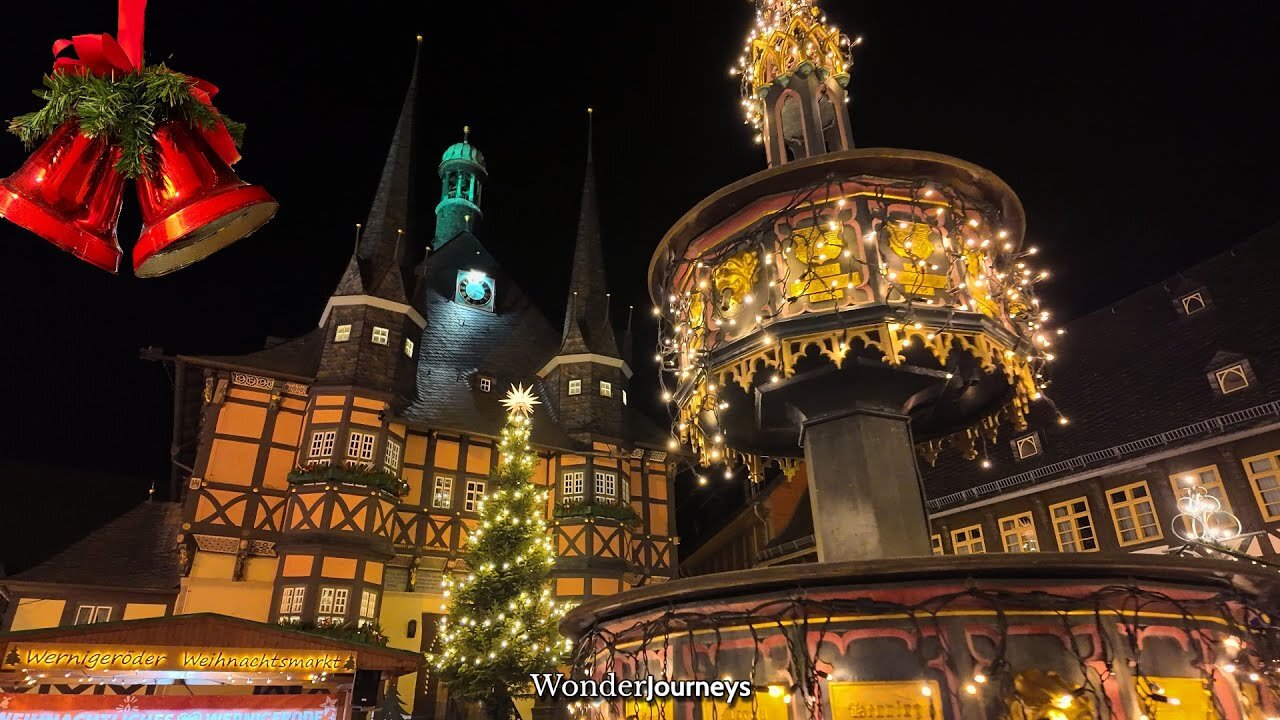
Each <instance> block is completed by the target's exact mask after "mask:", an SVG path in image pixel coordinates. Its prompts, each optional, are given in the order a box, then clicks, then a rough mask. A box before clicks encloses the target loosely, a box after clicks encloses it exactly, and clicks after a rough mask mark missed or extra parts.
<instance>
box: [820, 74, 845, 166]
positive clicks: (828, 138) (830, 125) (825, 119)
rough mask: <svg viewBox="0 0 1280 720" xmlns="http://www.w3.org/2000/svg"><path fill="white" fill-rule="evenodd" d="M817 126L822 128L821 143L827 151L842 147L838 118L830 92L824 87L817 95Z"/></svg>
mask: <svg viewBox="0 0 1280 720" xmlns="http://www.w3.org/2000/svg"><path fill="white" fill-rule="evenodd" d="M818 126H819V127H820V128H822V143H823V145H825V146H826V151H827V152H835V151H836V150H843V149H844V148H843V147H842V146H841V142H840V118H839V117H837V115H836V106H835V103H833V102H832V101H831V92H830V91H829V90H826V89H824V90H823V91H822V94H821V95H819V96H818Z"/></svg>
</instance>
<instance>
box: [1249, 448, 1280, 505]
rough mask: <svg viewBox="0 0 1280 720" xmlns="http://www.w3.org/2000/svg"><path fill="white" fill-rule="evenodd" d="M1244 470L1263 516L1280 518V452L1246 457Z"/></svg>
mask: <svg viewBox="0 0 1280 720" xmlns="http://www.w3.org/2000/svg"><path fill="white" fill-rule="evenodd" d="M1244 470H1245V473H1246V474H1247V475H1248V476H1249V482H1250V483H1252V484H1253V496H1254V497H1255V498H1257V500H1258V508H1259V509H1260V510H1262V517H1263V518H1264V519H1266V520H1268V521H1270V520H1280V452H1273V453H1267V454H1266V455H1257V456H1255V457H1251V458H1246V459H1245V460H1244Z"/></svg>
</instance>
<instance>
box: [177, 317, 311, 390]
mask: <svg viewBox="0 0 1280 720" xmlns="http://www.w3.org/2000/svg"><path fill="white" fill-rule="evenodd" d="M323 348H324V328H319V327H318V328H316V329H315V330H312V331H311V332H309V333H307V334H306V335H302V336H300V337H296V338H293V339H292V340H285V341H284V342H280V343H277V344H274V345H268V346H267V347H265V348H263V349H262V350H258V351H256V352H251V353H246V354H244V355H200V356H187V355H183V356H179V359H181V360H186V361H189V362H192V363H194V364H197V365H208V366H211V367H228V368H239V369H245V370H258V371H260V372H262V373H264V374H267V375H288V376H292V377H295V378H297V379H299V380H302V381H308V380H311V379H313V378H314V377H315V376H316V372H317V371H318V370H319V369H320V351H321V350H322V349H323Z"/></svg>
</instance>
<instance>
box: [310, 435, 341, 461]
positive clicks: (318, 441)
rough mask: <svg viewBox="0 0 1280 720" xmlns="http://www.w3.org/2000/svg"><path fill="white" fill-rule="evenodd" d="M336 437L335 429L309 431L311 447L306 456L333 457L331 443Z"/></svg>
mask: <svg viewBox="0 0 1280 720" xmlns="http://www.w3.org/2000/svg"><path fill="white" fill-rule="evenodd" d="M337 437H338V431H337V430H317V431H315V432H313V433H311V449H310V450H309V451H308V452H307V457H313V458H327V457H333V443H334V440H335V439H337Z"/></svg>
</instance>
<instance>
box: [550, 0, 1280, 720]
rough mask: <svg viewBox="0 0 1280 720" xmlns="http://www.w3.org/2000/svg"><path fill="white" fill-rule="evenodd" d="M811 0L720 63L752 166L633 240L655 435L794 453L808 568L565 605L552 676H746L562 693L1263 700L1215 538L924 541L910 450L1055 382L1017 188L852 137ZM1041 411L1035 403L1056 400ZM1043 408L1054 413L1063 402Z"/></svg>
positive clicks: (917, 712)
mask: <svg viewBox="0 0 1280 720" xmlns="http://www.w3.org/2000/svg"><path fill="white" fill-rule="evenodd" d="M860 41H861V39H860V38H850V37H849V36H847V35H844V34H842V33H841V32H840V31H839V30H838V29H837V28H836V27H834V26H833V25H832V24H831V23H829V22H828V20H827V18H826V17H825V16H824V15H823V13H822V11H821V10H820V9H819V8H817V7H816V6H815V5H814V4H813V2H812V1H811V0H761V2H760V3H759V7H758V13H757V18H756V25H755V26H754V27H753V28H752V30H751V34H750V35H749V36H748V37H747V40H746V44H745V47H744V50H743V54H742V57H741V58H739V61H738V63H737V64H736V65H735V66H734V67H733V68H732V70H731V72H732V73H733V74H735V75H740V76H741V79H742V88H743V100H742V105H743V109H744V111H745V113H746V122H747V123H748V125H750V126H751V128H752V130H753V131H754V132H755V139H756V141H757V142H758V143H760V144H762V145H763V146H764V148H765V155H766V158H767V160H768V164H769V168H768V169H767V170H765V171H763V172H760V173H757V174H755V175H752V176H750V177H748V178H745V179H743V180H741V181H739V182H736V183H734V184H732V185H729V186H728V187H725V188H722V189H721V190H719V191H717V192H716V193H714V194H712V195H711V196H710V197H708V198H706V199H705V200H703V201H702V202H701V203H699V204H698V205H697V206H696V207H694V208H693V209H692V210H690V211H689V212H688V213H686V214H685V216H684V217H683V218H681V219H680V220H679V221H678V222H677V223H676V224H675V226H674V227H673V228H672V229H671V230H670V231H669V232H668V233H667V235H666V237H665V238H664V239H663V240H662V243H661V244H660V245H659V246H658V249H657V251H656V252H655V254H654V257H653V261H652V263H651V264H650V270H649V279H650V291H651V293H652V295H653V298H654V302H655V307H654V314H655V315H657V316H658V317H659V318H660V321H661V331H660V337H659V343H658V350H657V360H658V361H659V362H660V363H661V366H662V377H663V382H664V386H663V394H664V400H667V401H669V402H670V403H672V406H673V408H674V409H675V412H674V418H673V423H672V440H671V445H672V448H673V449H675V448H679V447H681V446H683V447H685V448H686V449H687V450H688V451H689V452H690V453H691V454H692V455H693V456H694V457H696V458H697V462H698V466H699V467H698V469H697V472H698V473H699V482H700V483H706V482H708V481H709V477H710V476H712V474H713V473H723V474H724V475H725V476H730V477H732V476H736V475H737V474H738V473H745V474H746V475H747V476H748V477H750V478H751V480H752V481H753V482H759V481H760V480H761V479H762V478H763V476H764V475H765V474H766V473H767V472H769V471H770V469H771V468H773V471H783V472H787V473H796V471H797V470H798V469H799V468H801V467H802V468H803V473H799V474H797V475H796V476H797V477H803V478H804V479H805V481H807V483H808V486H809V493H810V497H811V501H812V507H813V522H814V537H815V542H816V546H817V551H818V558H819V561H820V562H819V564H818V565H793V566H782V567H773V568H766V569H759V570H748V571H742V572H734V573H722V574H718V575H709V576H703V577H698V578H691V579H685V580H678V581H674V582H670V583H666V584H663V585H658V586H652V587H645V588H640V589H637V590H633V591H630V592H627V593H623V594H621V595H617V596H614V597H611V598H607V599H601V600H598V601H592V602H589V603H587V604H585V605H583V606H581V607H579V608H577V609H576V610H574V611H573V612H571V613H570V614H569V616H568V617H567V618H566V619H565V621H564V624H563V625H562V629H563V630H564V631H565V633H566V634H567V635H569V636H570V637H571V638H573V639H575V641H576V651H575V655H574V668H575V671H576V672H578V673H580V674H582V675H584V676H597V677H598V676H601V675H602V674H604V673H607V672H614V673H616V674H617V677H618V678H632V677H634V678H643V677H645V676H648V675H650V674H652V675H654V676H656V677H658V678H666V679H683V680H717V679H724V678H734V679H738V680H742V679H747V680H750V682H751V684H752V685H753V686H754V687H755V689H756V693H755V694H754V695H753V696H752V698H751V699H750V700H743V701H738V702H736V703H734V704H732V705H726V704H724V703H723V702H722V701H713V700H709V699H666V700H655V701H653V702H647V703H646V702H639V703H636V702H633V701H627V702H626V703H624V702H622V701H619V700H616V699H602V700H601V701H600V702H597V703H594V704H593V703H590V702H580V703H576V704H575V707H574V709H575V710H576V711H579V712H582V713H587V714H595V715H599V716H602V717H618V718H624V717H630V716H638V717H639V718H640V720H646V719H647V718H650V717H669V718H681V719H688V720H697V719H698V718H701V719H702V720H711V719H712V718H719V717H724V716H726V715H727V716H731V717H735V718H737V717H766V718H779V719H780V718H797V719H798V718H838V719H840V720H843V719H844V718H898V717H901V718H926V717H929V718H933V717H937V718H948V719H949V720H959V719H960V718H979V717H982V718H985V717H1006V716H1011V717H1019V718H1023V717H1025V718H1052V719H1053V720H1067V719H1069V718H1084V717H1107V718H1111V717H1119V718H1132V719H1133V720H1151V719H1152V718H1156V717H1159V718H1180V717H1186V718H1191V717H1196V718H1205V717H1222V718H1258V719H1259V720H1262V719H1264V718H1272V717H1275V716H1280V705H1278V704H1277V702H1278V700H1280V696H1278V695H1277V689H1278V683H1280V674H1278V673H1280V664H1277V658H1280V646H1278V644H1277V643H1278V640H1277V631H1276V628H1275V627H1274V626H1273V625H1272V622H1273V621H1272V618H1271V617H1270V616H1269V615H1268V614H1267V613H1268V612H1269V611H1270V610H1272V609H1275V608H1276V607H1277V603H1278V601H1280V592H1278V591H1277V589H1278V588H1280V583H1278V582H1277V581H1280V575H1278V574H1277V572H1276V570H1275V568H1272V567H1264V566H1261V565H1257V564H1248V563H1244V562H1235V561H1233V560H1232V559H1231V558H1229V557H1225V556H1220V557H1218V558H1208V559H1204V558H1196V559H1184V558H1175V557H1165V558H1160V557H1151V556H1143V557H1138V556H1132V555H1122V556H1106V555H1101V554H1091V555H1082V554H1070V555H1064V554H1057V553H1035V554H1030V555H1009V556H979V557H968V558H957V557H945V558H944V557H933V556H932V551H931V547H930V542H929V534H930V533H929V530H928V521H927V517H926V514H925V511H924V499H923V497H922V491H921V483H920V474H919V470H918V467H917V459H920V460H923V461H925V462H933V461H934V460H935V459H936V458H937V457H938V455H939V454H940V453H944V452H955V453H959V454H960V455H962V456H964V457H966V458H968V459H970V460H973V461H975V462H986V460H985V457H986V452H985V449H986V447H987V446H988V445H989V444H991V443H994V442H996V440H997V437H998V435H999V433H1000V432H1001V431H1002V429H1006V428H1009V429H1014V430H1022V429H1024V428H1025V427H1026V415H1027V413H1028V412H1029V409H1030V407H1031V405H1032V404H1033V403H1037V402H1042V403H1050V401H1049V399H1048V398H1047V397H1045V395H1044V388H1045V385H1046V383H1045V375H1046V374H1047V369H1048V366H1049V365H1050V364H1051V363H1052V362H1053V361H1054V360H1055V357H1054V350H1053V339H1054V337H1055V336H1056V332H1055V331H1054V330H1052V329H1051V328H1050V327H1049V319H1050V316H1049V313H1048V311H1047V310H1046V309H1044V308H1042V307H1041V306H1040V302H1039V300H1038V298H1037V296H1036V293H1035V285H1036V282H1037V281H1039V280H1042V279H1044V278H1045V277H1047V275H1048V273H1047V272H1046V271H1045V270H1043V269H1040V268H1037V267H1035V266H1034V263H1033V260H1034V259H1035V255H1036V251H1035V248H1034V247H1028V246H1025V245H1024V243H1023V234H1024V228H1025V221H1024V216H1023V211H1022V206H1021V204H1020V202H1019V201H1018V198H1017V196H1016V195H1015V194H1014V193H1013V191H1012V190H1011V189H1010V188H1009V187H1008V186H1007V185H1006V184H1005V183H1004V182H1003V181H1001V180H1000V179H999V178H998V177H996V176H995V175H994V174H992V173H991V172H989V171H987V170H984V169H983V168H980V167H978V166H976V165H973V164H970V163H967V162H965V161H962V160H958V159H956V158H952V157H948V156H945V155H939V154H935V153H928V152H919V151H911V150H899V149H883V148H873V149H855V148H854V146H853V141H852V133H851V130H850V121H849V112H848V104H847V103H848V99H849V95H848V91H847V85H848V82H849V71H850V68H851V64H852V49H853V47H855V46H856V45H858V44H859V43H860ZM1049 408H1050V410H1051V411H1052V412H1055V413H1056V410H1054V409H1053V406H1052V405H1051V404H1050V405H1049ZM1057 417H1058V422H1061V423H1064V424H1065V423H1066V422H1067V418H1066V417H1065V416H1064V415H1061V414H1057Z"/></svg>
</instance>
